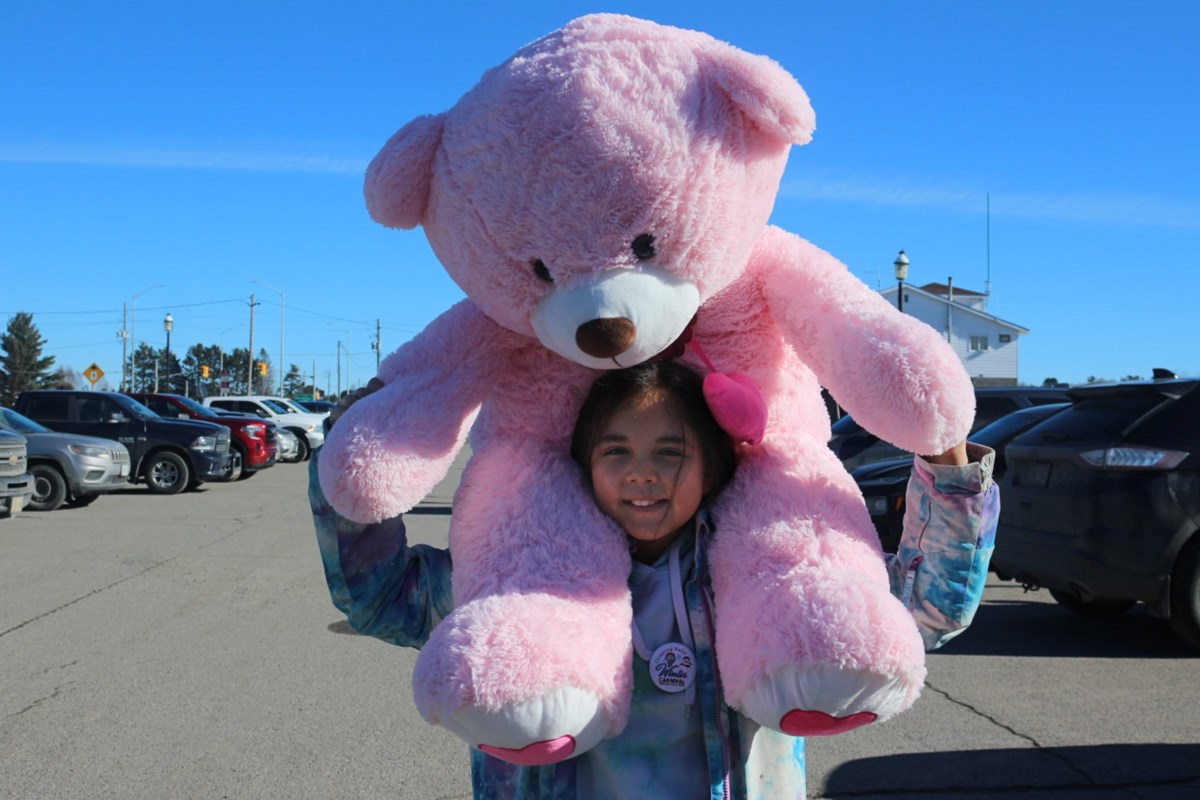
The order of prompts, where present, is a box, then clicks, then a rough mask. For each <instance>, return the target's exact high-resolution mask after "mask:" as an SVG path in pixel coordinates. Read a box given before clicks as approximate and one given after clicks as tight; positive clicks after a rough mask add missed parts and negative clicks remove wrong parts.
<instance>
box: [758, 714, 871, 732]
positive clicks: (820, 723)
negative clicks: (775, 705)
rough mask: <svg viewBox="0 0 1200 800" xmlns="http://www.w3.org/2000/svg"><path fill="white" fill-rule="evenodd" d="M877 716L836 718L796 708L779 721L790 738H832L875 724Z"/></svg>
mask: <svg viewBox="0 0 1200 800" xmlns="http://www.w3.org/2000/svg"><path fill="white" fill-rule="evenodd" d="M876 719H877V715H876V714H872V713H871V712H870V711H860V712H858V713H857V714H851V715H850V716H848V717H834V716H831V715H829V714H826V713H825V712H824V711H805V710H803V709H800V708H795V709H792V710H791V711H789V712H788V713H786V714H784V715H783V718H782V719H780V720H779V729H780V730H781V731H783V732H784V733H786V734H787V735H789V736H832V735H834V734H835V733H845V732H846V731H852V730H854V729H855V728H861V727H862V726H863V725H866V724H868V723H871V722H874V721H875V720H876Z"/></svg>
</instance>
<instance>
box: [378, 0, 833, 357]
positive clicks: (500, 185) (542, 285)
mask: <svg viewBox="0 0 1200 800" xmlns="http://www.w3.org/2000/svg"><path fill="white" fill-rule="evenodd" d="M813 127H814V119H813V113H812V109H811V107H810V106H809V103H808V98H807V97H806V95H805V94H804V91H803V90H802V89H801V88H800V86H799V84H797V83H796V81H795V80H794V79H793V78H792V77H791V75H789V74H788V73H787V72H786V71H785V70H783V68H781V67H780V66H779V65H777V64H776V63H775V62H773V61H771V60H769V59H767V58H765V57H763V56H756V55H751V54H749V53H746V52H743V51H741V50H738V49H736V48H734V47H732V46H730V45H728V44H724V43H722V42H719V41H717V40H715V39H713V38H711V37H709V36H707V35H705V34H702V33H698V32H693V31H685V30H681V29H677V28H671V27H666V26H662V25H658V24H655V23H652V22H647V21H644V20H639V19H634V18H631V17H625V16H618V15H610V14H598V15H591V16H586V17H581V18H579V19H576V20H574V21H572V22H571V23H569V24H567V25H566V26H564V27H563V28H561V29H559V30H557V31H555V32H553V33H551V34H549V35H547V36H545V37H543V38H541V39H539V40H537V41H535V42H533V43H532V44H530V45H527V46H526V47H524V48H522V49H521V50H520V51H519V52H517V53H516V55H514V56H513V57H512V58H510V59H509V60H508V61H506V62H504V63H503V64H501V65H500V66H498V67H495V68H493V69H491V70H489V71H488V72H486V73H485V74H484V76H483V77H482V78H481V79H480V81H479V83H478V84H477V85H476V86H475V87H474V88H473V89H471V90H470V91H469V92H467V93H466V94H465V95H464V96H463V97H462V98H461V99H460V100H459V102H458V103H457V104H456V105H455V106H454V107H453V108H451V109H450V110H449V111H447V112H444V113H442V114H437V115H432V116H424V117H420V118H418V119H415V120H413V121H412V122H410V123H408V124H407V125H405V126H404V127H403V128H401V129H400V130H399V131H398V132H397V133H396V134H395V135H394V136H393V137H392V138H391V139H390V140H389V141H388V142H387V144H386V145H385V146H384V147H383V149H382V150H381V151H380V153H379V154H378V155H377V156H376V157H375V159H374V161H373V162H372V163H371V165H370V167H369V168H368V170H367V177H366V185H365V195H366V200H367V207H368V210H369V212H370V213H371V215H372V217H373V218H374V219H375V220H376V221H378V222H380V223H381V224H383V225H386V226H389V227H396V228H412V227H415V226H417V225H421V226H422V227H423V228H424V230H425V234H426V236H427V237H428V239H429V242H430V244H431V246H432V247H433V250H434V252H435V253H436V255H437V257H438V259H439V260H440V261H441V263H442V265H443V266H444V267H445V269H446V270H447V272H448V273H449V274H450V276H451V277H452V278H453V279H454V281H455V282H456V283H457V284H458V285H459V286H460V287H461V288H462V289H463V291H464V292H466V294H467V296H468V297H469V298H470V299H471V300H472V301H473V302H474V303H475V304H476V305H477V306H478V307H479V308H480V309H481V310H482V311H483V312H484V313H485V314H487V315H488V316H490V317H491V318H492V319H493V320H495V321H496V322H497V323H499V324H500V325H502V326H504V327H506V328H508V329H510V330H513V331H515V332H517V333H522V334H526V335H529V336H536V337H537V338H538V339H540V340H541V342H542V343H543V344H544V345H545V346H547V347H549V348H550V349H551V350H554V351H555V352H557V353H559V354H560V355H562V356H564V357H566V358H569V359H571V360H573V361H576V362H578V363H581V364H584V365H585V366H591V367H598V368H613V367H616V366H630V365H632V364H636V363H638V362H640V361H644V360H646V359H648V358H650V357H653V356H654V355H657V354H658V353H659V352H661V351H662V350H664V349H666V348H667V347H668V346H669V345H670V344H671V343H672V342H674V341H675V340H676V339H677V338H678V337H679V336H680V334H681V333H682V332H683V331H684V329H685V328H686V326H687V324H688V323H689V322H690V321H691V319H692V318H693V317H694V315H695V314H696V312H697V310H698V309H699V307H700V306H701V304H703V302H704V301H705V300H706V299H707V298H709V297H711V296H713V295H715V294H716V293H718V292H720V291H721V290H722V289H723V288H725V287H726V286H728V285H729V284H730V283H731V282H732V281H734V280H735V279H736V278H737V277H738V276H739V275H740V274H741V273H742V271H743V270H744V269H745V265H746V262H747V259H748V258H749V255H750V250H751V248H752V247H753V244H754V242H755V239H756V238H757V237H758V235H759V234H760V233H761V231H762V229H763V228H764V226H765V225H766V223H767V219H768V217H769V216H770V213H771V209H772V206H773V204H774V200H775V194H776V192H777V191H778V187H779V181H780V178H781V177H782V174H783V169H784V166H785V164H786V160H787V154H788V150H789V149H790V146H791V145H792V144H803V143H805V142H807V141H808V140H809V138H810V136H811V132H812V130H813Z"/></svg>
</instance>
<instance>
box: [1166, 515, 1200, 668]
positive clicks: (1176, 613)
mask: <svg viewBox="0 0 1200 800" xmlns="http://www.w3.org/2000/svg"><path fill="white" fill-rule="evenodd" d="M1171 627H1172V628H1174V629H1175V635H1176V636H1178V637H1179V638H1180V639H1182V640H1183V641H1185V642H1187V643H1188V644H1189V645H1191V646H1192V647H1200V537H1198V538H1194V539H1192V541H1191V542H1190V543H1189V544H1188V545H1187V547H1185V548H1184V549H1183V553H1182V554H1181V555H1180V557H1179V560H1178V561H1177V562H1176V563H1175V569H1174V570H1172V571H1171Z"/></svg>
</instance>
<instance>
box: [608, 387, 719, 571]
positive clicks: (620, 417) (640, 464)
mask: <svg viewBox="0 0 1200 800" xmlns="http://www.w3.org/2000/svg"><path fill="white" fill-rule="evenodd" d="M591 471H592V491H593V492H594V493H595V495H596V505H598V506H599V507H600V510H601V511H603V512H604V513H605V514H607V515H608V516H609V517H611V518H612V519H613V521H615V522H616V523H617V524H618V525H620V526H621V527H622V528H623V529H624V530H625V533H627V534H629V536H630V537H631V538H633V539H635V540H636V542H637V544H636V546H635V548H634V553H633V556H634V558H636V559H637V560H638V561H642V562H644V563H647V564H649V563H651V562H653V561H654V560H655V559H656V558H658V556H659V555H661V554H662V553H663V552H664V551H665V550H666V549H667V548H668V547H669V546H670V544H671V542H673V541H674V540H675V537H676V536H677V535H678V534H679V531H680V530H681V529H682V528H683V526H684V525H686V524H687V522H688V520H690V519H691V518H692V517H693V516H694V515H695V513H696V511H697V510H698V509H699V508H700V501H701V499H702V498H703V497H704V494H705V492H706V491H708V487H707V486H706V482H705V479H704V464H703V459H702V458H701V455H700V452H699V448H698V447H697V446H696V441H695V435H694V434H693V433H692V432H691V431H690V430H687V429H686V428H685V427H684V425H683V423H682V422H681V421H680V420H679V419H678V418H676V417H675V416H673V415H672V414H671V412H670V410H669V408H668V407H667V405H666V403H664V402H663V399H662V396H661V395H652V396H650V397H647V398H643V399H641V400H638V401H635V402H633V403H629V404H627V405H625V406H623V407H622V408H620V409H619V410H618V411H617V412H616V413H615V414H613V416H612V418H611V419H610V420H609V421H608V424H607V425H605V426H604V428H603V429H602V430H601V431H600V436H599V437H598V438H597V440H596V444H595V446H594V447H593V448H592V453H591Z"/></svg>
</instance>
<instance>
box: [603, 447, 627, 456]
mask: <svg viewBox="0 0 1200 800" xmlns="http://www.w3.org/2000/svg"><path fill="white" fill-rule="evenodd" d="M628 452H629V450H628V448H625V447H606V448H604V449H603V450H601V451H600V455H602V456H623V455H625V454H626V453H628Z"/></svg>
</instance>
